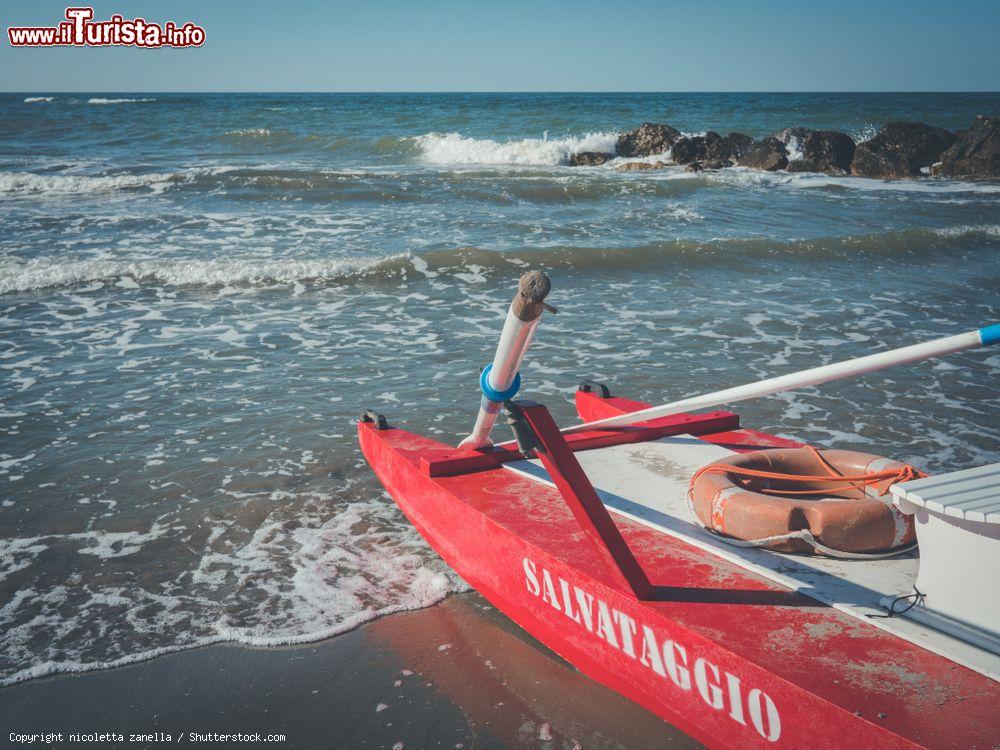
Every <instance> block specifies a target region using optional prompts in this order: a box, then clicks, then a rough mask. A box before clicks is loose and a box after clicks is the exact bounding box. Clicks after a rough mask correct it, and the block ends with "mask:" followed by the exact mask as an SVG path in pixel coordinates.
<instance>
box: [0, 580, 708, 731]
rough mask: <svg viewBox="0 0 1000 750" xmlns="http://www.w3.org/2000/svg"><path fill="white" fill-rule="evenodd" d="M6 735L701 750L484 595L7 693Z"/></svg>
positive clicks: (1, 694)
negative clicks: (334, 632)
mask: <svg viewBox="0 0 1000 750" xmlns="http://www.w3.org/2000/svg"><path fill="white" fill-rule="evenodd" d="M0 727H2V730H3V737H4V740H5V742H6V741H7V740H8V739H9V733H12V732H13V733H20V734H46V733H62V734H63V741H62V742H58V741H56V742H54V743H52V744H51V745H47V746H55V747H70V746H80V742H73V741H71V740H70V738H69V735H70V734H71V733H80V734H84V735H91V737H92V736H93V735H100V734H102V733H104V734H107V735H114V734H118V735H121V736H123V738H124V742H114V741H113V739H111V738H109V739H108V741H106V742H105V743H101V744H99V745H95V746H107V747H111V746H116V747H157V746H163V745H164V744H165V743H166V741H167V735H169V740H170V741H171V742H174V743H178V744H192V743H197V744H207V742H210V741H211V740H209V739H208V738H207V737H198V736H197V735H199V734H200V735H208V736H211V735H216V734H217V735H224V734H239V733H243V734H244V735H254V734H257V733H259V734H260V735H261V737H262V738H266V736H267V735H284V737H285V740H284V742H281V741H278V742H276V743H269V744H279V745H284V746H287V747H303V748H306V747H326V748H387V749H389V748H396V750H399V749H400V748H403V749H404V750H405V748H439V747H440V748H465V749H471V748H511V747H537V748H545V749H546V750H555V749H556V748H558V749H560V750H562V749H564V748H565V749H566V750H570V749H571V748H574V747H580V748H608V749H610V748H630V750H636V749H642V748H654V747H656V748H696V747H701V745H699V744H698V743H696V742H695V741H693V740H691V739H690V738H688V737H686V736H685V735H683V734H682V733H680V732H679V731H678V730H676V729H674V728H673V727H671V726H670V725H668V724H666V723H664V722H663V721H661V720H660V719H658V718H657V717H655V716H654V715H652V714H651V713H649V712H647V711H645V710H644V709H642V708H640V707H638V706H636V705H635V704H633V703H631V702H629V701H627V700H625V699H624V698H622V697H621V696H619V695H617V694H616V693H614V692H612V691H610V690H607V689H605V688H603V687H601V686H600V685H597V684H596V683H594V682H592V681H591V680H589V679H588V678H587V677H585V676H583V675H582V674H580V673H579V672H577V671H576V670H575V669H574V668H573V667H572V666H570V665H569V664H567V663H566V662H564V661H563V660H562V659H560V658H559V657H558V656H556V655H555V654H553V653H552V652H551V651H549V650H548V649H546V648H545V647H544V646H541V645H540V644H539V643H537V642H536V641H534V640H533V639H532V638H530V636H528V635H526V634H524V633H523V632H522V631H520V630H519V629H518V628H517V626H515V625H513V624H512V623H511V622H510V621H509V620H507V618H505V617H504V616H503V615H502V614H500V613H499V612H498V611H497V610H496V609H494V608H493V607H491V606H490V605H489V604H488V603H486V601H485V600H483V599H482V598H481V597H480V596H479V595H478V594H474V593H468V594H458V595H455V596H452V597H449V598H448V599H447V600H445V601H444V602H443V603H441V604H440V605H437V606H434V607H430V608H427V609H423V610H420V611H416V612H406V613H401V614H397V615H391V616H389V617H386V618H383V619H380V620H377V621H375V622H373V623H369V624H368V625H364V626H362V627H360V628H358V629H357V630H354V631H351V632H350V633H346V634H344V635H341V636H338V637H335V638H331V639H329V640H326V641H322V642H320V643H317V644H313V645H309V646H298V647H289V648H269V649H253V648H245V647H239V646H209V647H206V648H201V649H195V650H191V651H185V652H181V653H177V654H171V655H167V656H163V657H161V658H157V659H153V660H151V661H147V662H142V663H139V664H134V665H130V666H126V667H121V668H118V669H111V670H105V671H98V672H88V673H85V674H71V675H60V676H56V677H52V678H47V679H42V680H36V681H31V682H27V683H22V684H19V685H15V686H12V687H8V688H4V689H2V690H0ZM182 733H183V734H184V736H183V737H182V738H181V739H180V740H178V737H179V736H180V735H181V734H182ZM132 734H136V735H147V736H146V738H145V739H138V738H137V739H136V740H135V741H131V742H130V741H129V735H132ZM36 744H41V743H40V742H36ZM213 744H218V743H217V742H213ZM232 744H235V743H232Z"/></svg>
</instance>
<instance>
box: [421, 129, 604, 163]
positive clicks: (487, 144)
mask: <svg viewBox="0 0 1000 750" xmlns="http://www.w3.org/2000/svg"><path fill="white" fill-rule="evenodd" d="M617 139H618V133H588V134H586V135H582V136H568V137H566V138H551V139H550V138H548V137H543V138H522V139H521V140H513V141H494V140H492V139H490V138H467V137H465V136H463V135H459V134H458V133H444V134H442V133H427V134H426V135H421V136H417V137H416V138H415V139H414V140H415V141H416V143H417V145H418V146H419V148H420V151H421V159H422V160H423V161H424V162H426V163H429V164H509V165H515V166H558V165H560V164H566V163H567V162H568V161H569V157H570V156H571V155H573V154H576V153H580V152H581V151H605V152H607V151H614V149H615V141H616V140H617Z"/></svg>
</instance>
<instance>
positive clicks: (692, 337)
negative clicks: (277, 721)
mask: <svg viewBox="0 0 1000 750" xmlns="http://www.w3.org/2000/svg"><path fill="white" fill-rule="evenodd" d="M997 112H1000V96H998V95H972V94H906V95H885V94H872V95H869V94H864V95H862V94H849V95H836V94H797V95H774V94H741V95H731V94H703V95H689V94H685V95H675V94H633V95H620V94H587V95H569V94H551V95H548V94H532V95H511V94H481V95H444V94H441V95H435V94H398V95H388V94H386V95H383V94H379V95H375V94H371V95H367V94H352V95H184V94H116V95H99V94H93V95H89V94H76V95H73V94H50V93H47V92H25V93H23V94H18V95H12V94H5V95H0V123H2V128H0V228H2V231H0V684H10V683H13V682H17V681H21V680H24V679H27V678H30V677H33V676H39V675H44V674H50V673H54V672H59V671H69V670H84V669H91V668H96V667H101V666H107V665H112V664H119V663H124V662H128V661H133V660H138V659H143V658H148V657H150V656H153V655H156V654H158V653H163V652H166V651H170V650H177V649H183V648H189V647H193V646H197V645H200V644H205V643H210V642H217V641H238V642H244V643H251V644H261V645H267V644H279V643H293V642H302V641H309V640H315V639H319V638H322V637H325V636H329V635H332V634H335V633H338V632H341V631H343V630H345V629H348V628H351V627H354V626H356V625H357V624H359V623H361V622H364V621H366V620H368V619H371V618H373V617H376V616H379V615H382V614H385V613H388V612H393V611H396V610H400V609H406V608H413V607H419V606H422V605H427V604H430V603H433V602H435V601H437V600H439V599H441V598H442V597H444V596H446V595H447V594H448V593H449V592H451V591H455V590H459V589H461V588H463V587H464V584H463V583H462V582H461V580H460V579H459V578H458V577H457V576H456V575H454V574H453V573H451V572H450V570H449V569H448V567H447V566H446V565H444V564H443V563H442V562H441V561H440V560H439V559H438V558H437V557H436V556H435V554H434V553H433V552H432V551H431V550H430V549H429V548H428V547H427V545H426V544H425V543H424V542H423V541H422V540H421V539H420V537H419V536H418V535H417V534H416V532H415V531H414V530H413V529H412V528H411V527H410V525H409V524H408V523H407V522H406V520H405V519H404V518H403V516H402V515H401V514H400V513H399V511H398V510H396V508H395V506H394V505H393V504H392V503H391V501H390V500H389V499H388V498H387V497H386V495H385V494H384V492H383V491H382V488H381V487H380V485H379V484H378V482H377V481H376V480H375V479H374V477H373V475H372V473H371V471H370V470H369V469H368V467H367V466H366V465H365V463H364V461H363V460H362V457H361V455H360V453H359V451H358V448H357V446H356V439H355V427H354V420H355V419H356V418H357V416H358V415H359V414H360V413H361V412H362V411H364V410H365V409H368V408H374V409H377V410H378V411H380V412H383V413H384V414H386V416H387V417H388V419H389V421H390V422H391V423H393V424H395V425H400V426H404V427H407V428H409V429H413V430H416V431H419V432H422V433H425V434H429V435H432V436H434V437H437V438H439V439H441V440H443V441H445V442H449V443H455V442H457V441H458V439H459V438H460V437H461V436H462V435H464V434H466V433H467V432H468V430H469V429H470V428H471V426H472V422H473V420H474V417H475V412H476V408H477V405H478V400H479V399H478V393H477V377H478V372H479V367H480V366H481V365H483V364H485V363H487V362H488V361H489V359H490V357H491V353H492V347H493V346H495V343H496V340H497V336H498V334H499V329H500V325H501V320H502V316H503V314H504V312H505V310H506V307H507V305H508V304H509V301H510V298H511V296H512V293H513V289H514V287H515V284H516V279H517V277H518V276H519V274H520V273H522V272H523V271H524V270H525V269H528V268H542V269H545V270H546V271H547V272H548V273H549V275H550V276H551V278H552V281H553V291H552V294H551V298H550V301H551V302H552V304H553V305H555V306H556V307H558V309H559V313H558V314H557V315H546V316H545V318H544V320H543V322H542V325H541V328H540V329H539V331H538V335H537V339H536V343H535V345H534V347H533V349H532V351H531V353H530V354H529V357H528V361H527V363H526V365H525V366H524V368H523V378H524V388H523V391H522V392H523V394H524V395H526V396H528V397H531V398H534V399H537V400H542V401H544V402H545V403H546V404H548V405H549V406H550V408H551V409H552V410H553V412H554V413H555V415H556V417H557V418H558V419H559V420H560V421H561V422H563V423H569V422H570V421H572V419H573V416H574V415H573V411H572V407H571V405H570V399H571V396H572V392H573V390H574V388H575V386H576V384H577V383H578V381H580V380H581V379H583V378H590V379H599V380H604V381H606V382H608V383H609V384H610V386H611V388H612V390H613V391H614V392H615V393H619V394H622V395H625V396H629V397H632V398H637V399H645V400H648V401H651V402H662V401H666V400H670V399H676V398H680V397H683V396H690V395H694V394H697V393H700V392H704V391H707V390H711V389H716V388H720V387H724V386H729V385H736V384H739V383H743V382H747V381H750V380H754V379H757V378H763V377H768V376H772V375H779V374H782V373H786V372H791V371H794V370H797V369H800V368H805V367H810V366H814V365H818V364H822V363H828V362H832V361H835V360H839V359H846V358H849V357H854V356H859V355H862V354H866V353H869V352H872V351H878V350H882V349H886V348H890V347H896V346H902V345H905V344H908V343H914V342H918V341H921V340H924V339H927V338H932V337H937V336H945V335H949V334H952V333H957V332H961V331H966V330H969V329H972V328H975V327H977V326H980V325H983V324H986V323H989V322H995V321H997V320H998V319H1000V252H998V249H1000V182H989V181H959V180H943V179H936V178H934V179H931V178H928V179H919V180H905V181H878V180H868V179H858V178H850V177H831V176H825V175H812V174H794V175H792V174H786V173H783V172H778V173H762V172H755V171H749V170H744V169H728V170H722V171H718V172H710V173H701V174H692V173H687V172H684V171H683V170H682V169H680V168H677V169H667V170H657V171H645V172H619V171H616V170H615V169H614V166H615V164H614V163H612V164H610V165H605V166H602V167H583V168H573V167H569V166H566V162H567V159H568V157H569V155H570V154H572V153H575V152H578V151H583V150H596V151H602V150H611V149H613V147H614V142H615V139H616V137H617V134H618V133H619V132H620V131H621V130H624V129H628V128H632V127H635V126H637V125H638V124H640V123H641V122H643V121H653V122H667V123H669V124H671V125H673V126H674V127H677V128H678V129H680V130H682V131H684V132H687V133H698V132H703V131H706V130H709V129H712V130H717V131H719V132H721V133H723V134H725V133H727V132H729V131H732V130H738V131H741V132H745V133H747V134H749V135H752V136H755V137H759V136H762V135H765V134H767V133H770V132H773V131H775V130H778V129H780V128H784V127H789V126H799V125H801V126H809V127H823V128H836V129H840V130H844V131H846V132H848V133H850V134H851V135H852V136H854V137H855V138H856V139H858V140H861V139H863V138H866V137H870V136H871V135H872V134H873V133H874V132H875V130H876V129H877V128H878V127H880V126H881V125H882V124H884V123H885V122H888V121H891V120H895V119H904V120H921V121H925V122H928V123H931V124H934V125H940V126H944V127H948V128H952V129H957V128H962V127H966V126H968V124H969V123H970V122H971V121H972V119H973V117H974V116H975V115H976V114H979V113H985V114H996V113H997ZM998 374H1000V354H998V353H995V352H970V353H964V354H958V355H955V356H951V357H948V358H946V359H942V360H940V361H935V362H926V363H923V364H919V365H915V366H912V367H907V368H902V369H898V370H889V371H885V372H881V373H875V374H871V375H868V376H865V377H864V378H860V379H857V380H852V381H845V382H838V383H832V384H828V385H825V386H821V387H818V388H809V389H804V390H802V391H799V392H796V393H790V394H780V395H777V396H773V397H770V398H767V399H763V400H759V401H754V402H749V403H745V404H741V405H740V406H739V409H738V410H739V412H740V413H741V414H742V415H743V419H744V423H745V424H746V425H748V426H753V427H756V428H759V429H764V430H771V431H775V432H777V433H779V434H783V435H789V436H795V437H798V438H804V439H807V440H811V441H814V442H815V443H816V444H817V445H821V446H837V447H843V448H855V449H860V450H865V451H871V452H875V453H883V454H887V455H892V456H895V457H898V458H901V459H904V460H908V461H912V462H914V463H916V464H917V465H918V466H920V467H922V468H925V469H927V470H930V471H943V470H951V469H961V468H965V467H969V466H974V465H976V464H981V463H984V462H989V461H996V460H998V457H1000V444H998V438H1000V419H998V418H1000V399H998V396H997V387H996V386H997V376H998ZM497 433H498V435H500V436H503V428H502V427H498V428H497Z"/></svg>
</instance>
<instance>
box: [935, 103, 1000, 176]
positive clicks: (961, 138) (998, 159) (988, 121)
mask: <svg viewBox="0 0 1000 750" xmlns="http://www.w3.org/2000/svg"><path fill="white" fill-rule="evenodd" d="M931 171H932V172H933V173H934V174H939V175H947V176H949V177H959V176H969V177H1000V117H995V116H994V117H990V116H987V115H979V116H978V117H976V119H975V121H974V122H973V123H972V127H971V128H969V129H968V130H960V131H958V138H957V140H956V141H955V143H954V145H952V146H951V147H950V148H949V149H948V150H947V151H945V152H944V153H943V154H941V163H940V164H935V165H934V166H933V167H932V169H931Z"/></svg>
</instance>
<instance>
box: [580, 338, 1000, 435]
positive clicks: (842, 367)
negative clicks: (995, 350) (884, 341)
mask: <svg viewBox="0 0 1000 750" xmlns="http://www.w3.org/2000/svg"><path fill="white" fill-rule="evenodd" d="M998 341H1000V324H997V325H992V326H988V327H986V328H981V329H979V330H976V331H969V332H968V333H960V334H958V335H957V336H947V337H946V338H942V339H936V340H934V341H927V342H925V343H923V344H914V345H913V346H904V347H902V348H900V349H892V350H891V351H887V352H879V353H877V354H869V355H868V356H866V357H859V358H857V359H849V360H847V361H845V362H837V363H835V364H832V365H824V366H822V367H814V368H812V369H810V370H802V371H801V372H794V373H790V374H788V375H782V376H780V377H776V378H769V379H768V380H761V381H758V382H756V383H747V384H746V385H739V386H736V387H734V388H726V389H724V390H721V391H714V392H713V393H706V394H704V395H701V396H693V397H691V398H685V399H682V400H680V401H673V402H671V403H668V404H662V405H660V406H651V407H649V408H648V409H642V410H641V411H635V412H630V413H629V414H622V415H621V416H617V417H609V418H607V419H597V420H594V421H592V422H586V423H584V424H578V425H573V426H571V427H567V428H565V429H564V430H563V432H564V433H572V432H580V431H582V430H591V429H600V428H609V427H625V426H626V425H630V424H635V423H636V422H645V421H647V420H650V419H657V418H658V417H668V416H670V415H672V414H681V413H683V412H688V411H694V410H695V409H710V408H713V407H716V406H722V405H724V404H732V403H736V402H737V401H745V400H747V399H751V398H759V397H761V396H769V395H770V394H772V393H779V392H781V391H790V390H794V389H796V388H805V387H806V386H810V385H819V384H820V383H829V382H830V381H831V380H840V379H841V378H849V377H854V376H856V375H863V374H864V373H866V372H874V371H875V370H881V369H883V368H886V367H894V366H896V365H905V364H909V363H911V362H919V361H920V360H923V359H930V358H932V357H940V356H943V355H945V354H951V353H952V352H960V351H963V350H965V349H976V348H979V347H982V346H989V345H990V344H994V343H997V342H998Z"/></svg>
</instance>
